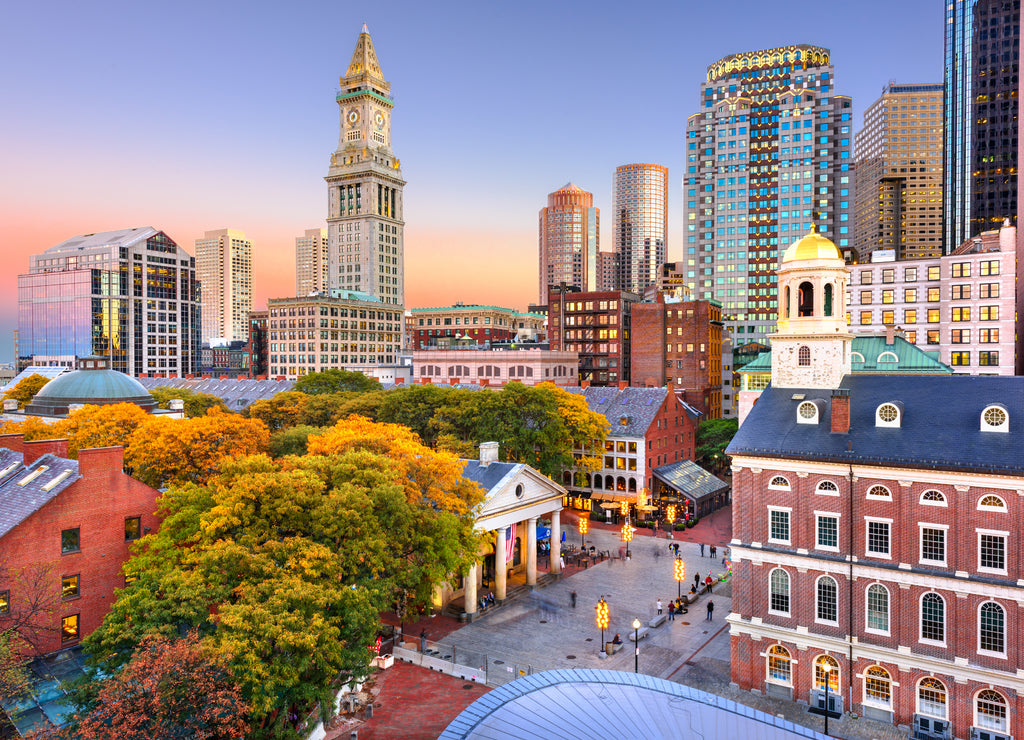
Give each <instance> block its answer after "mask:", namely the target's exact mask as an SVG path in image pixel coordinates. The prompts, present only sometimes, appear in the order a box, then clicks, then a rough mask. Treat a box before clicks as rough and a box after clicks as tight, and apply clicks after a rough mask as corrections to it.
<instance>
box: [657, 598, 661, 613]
mask: <svg viewBox="0 0 1024 740" xmlns="http://www.w3.org/2000/svg"><path fill="white" fill-rule="evenodd" d="M661 612H662V609H661V599H658V614H661Z"/></svg>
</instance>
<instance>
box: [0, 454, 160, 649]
mask: <svg viewBox="0 0 1024 740" xmlns="http://www.w3.org/2000/svg"><path fill="white" fill-rule="evenodd" d="M0 447H6V448H7V449H10V450H13V451H16V452H24V453H25V458H24V459H25V463H26V464H29V463H31V462H32V461H34V460H35V459H37V458H38V457H40V456H41V455H42V454H44V453H46V452H50V453H52V454H55V455H57V456H60V457H66V456H67V441H66V440H47V441H43V442H24V441H23V438H22V437H21V435H3V436H0ZM123 461H124V451H123V449H122V448H120V447H106V448H100V449H92V450H81V451H80V452H79V456H78V472H79V474H80V475H81V478H79V479H78V480H76V481H75V482H74V483H72V484H71V485H69V486H68V487H67V488H65V489H64V490H62V491H60V493H58V494H57V495H56V496H55V497H54V498H53V499H51V500H50V501H49V502H47V503H46V504H44V505H43V506H42V507H41V508H39V509H38V510H36V511H35V512H34V513H32V514H30V515H29V516H28V518H26V519H25V520H24V521H22V522H21V523H20V524H18V525H17V526H16V527H15V528H14V529H12V530H11V531H9V532H8V533H7V534H5V535H4V536H2V537H0V564H2V565H3V569H0V592H4V591H6V592H8V593H9V599H10V610H11V613H13V612H15V611H17V610H19V609H23V608H24V606H25V600H26V599H27V598H28V596H29V595H28V594H26V593H19V588H22V589H24V588H25V584H24V582H23V581H22V580H21V579H20V578H19V577H18V574H19V573H21V572H24V570H25V569H29V570H30V571H31V570H33V569H36V568H37V566H42V568H44V569H45V570H44V574H45V577H44V584H45V585H46V587H47V588H51V589H53V593H54V594H55V595H56V599H57V604H58V607H57V613H55V614H53V616H52V618H51V619H50V620H49V624H48V627H49V628H52V631H48V632H47V633H46V634H45V635H44V636H43V639H42V640H41V644H40V646H39V648H40V650H41V652H43V653H48V652H52V651H55V650H59V649H60V648H62V647H66V646H68V645H73V644H76V643H77V642H78V641H79V640H80V639H81V638H83V637H85V636H86V635H88V634H89V633H90V632H92V631H93V630H95V629H96V628H97V627H98V626H99V625H100V623H101V622H102V621H103V618H104V616H106V614H107V612H108V611H109V610H110V606H111V604H113V602H114V599H115V594H114V591H115V589H118V588H122V587H124V585H125V584H124V575H123V573H122V570H121V566H122V565H123V564H124V563H125V562H126V561H127V560H128V558H129V556H130V553H129V551H128V548H129V545H130V542H127V541H126V525H125V520H126V519H128V518H134V517H138V518H139V519H140V522H139V532H140V533H142V534H144V533H146V532H148V531H152V530H155V529H156V528H157V527H158V526H159V522H160V520H159V518H158V516H157V514H156V498H157V496H158V493H157V491H156V490H155V489H153V488H150V487H149V486H147V485H144V484H142V483H140V482H138V481H137V480H135V479H133V478H132V477H130V476H129V475H127V474H125V473H124V471H123ZM0 503H2V501H0ZM72 529H78V530H79V542H80V545H79V549H78V550H77V551H75V552H69V553H67V554H62V546H61V532H62V531H64V530H72ZM75 575H77V576H79V579H78V594H79V595H78V596H74V597H71V598H68V599H62V597H61V595H62V578H64V577H68V576H75ZM73 615H78V616H79V625H78V628H79V632H78V639H62V630H61V625H62V620H63V619H64V618H65V617H71V616H73ZM4 617H5V615H4V614H0V628H2V627H3V625H4Z"/></svg>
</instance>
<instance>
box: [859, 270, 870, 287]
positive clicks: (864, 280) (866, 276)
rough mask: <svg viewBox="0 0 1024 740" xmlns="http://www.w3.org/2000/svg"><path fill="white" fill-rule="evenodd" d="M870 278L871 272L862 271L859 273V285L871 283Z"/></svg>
mask: <svg viewBox="0 0 1024 740" xmlns="http://www.w3.org/2000/svg"><path fill="white" fill-rule="evenodd" d="M871 278H872V275H871V273H870V272H868V271H867V270H865V271H864V272H862V273H861V274H860V284H861V285H871Z"/></svg>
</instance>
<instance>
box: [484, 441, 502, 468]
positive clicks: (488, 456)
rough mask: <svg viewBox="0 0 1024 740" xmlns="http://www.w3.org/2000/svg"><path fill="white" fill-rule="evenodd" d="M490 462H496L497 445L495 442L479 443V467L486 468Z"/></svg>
mask: <svg viewBox="0 0 1024 740" xmlns="http://www.w3.org/2000/svg"><path fill="white" fill-rule="evenodd" d="M492 462H498V443H497V442H481V443H480V467H481V468H486V467H487V466H488V465H490V464H491V463H492Z"/></svg>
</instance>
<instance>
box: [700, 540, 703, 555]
mask: <svg viewBox="0 0 1024 740" xmlns="http://www.w3.org/2000/svg"><path fill="white" fill-rule="evenodd" d="M700 556H701V557H704V543H703V542H701V543H700Z"/></svg>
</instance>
